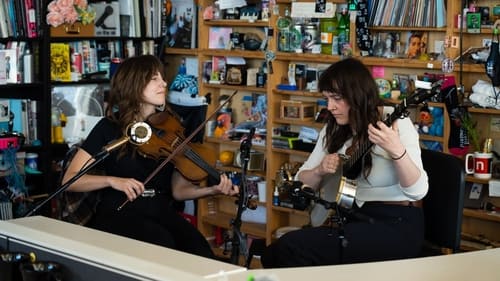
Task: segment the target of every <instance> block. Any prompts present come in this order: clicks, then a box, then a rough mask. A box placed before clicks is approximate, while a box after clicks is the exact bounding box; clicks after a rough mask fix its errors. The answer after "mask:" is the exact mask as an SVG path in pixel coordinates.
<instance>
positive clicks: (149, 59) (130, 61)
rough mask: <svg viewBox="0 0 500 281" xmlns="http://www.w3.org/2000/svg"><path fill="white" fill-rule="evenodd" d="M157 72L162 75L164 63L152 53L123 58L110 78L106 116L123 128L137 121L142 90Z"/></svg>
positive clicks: (142, 100)
mask: <svg viewBox="0 0 500 281" xmlns="http://www.w3.org/2000/svg"><path fill="white" fill-rule="evenodd" d="M158 72H160V73H161V74H162V75H164V65H163V63H162V62H161V61H160V59H158V58H157V57H155V56H153V55H141V56H136V57H131V58H127V59H126V60H124V61H123V62H122V63H121V64H120V66H119V67H118V69H117V70H116V72H115V74H114V75H113V77H112V79H111V89H110V92H109V101H108V102H109V104H108V107H107V109H106V116H108V117H109V118H110V119H111V120H113V121H115V122H117V123H118V124H119V125H120V128H122V129H123V130H125V129H126V127H127V126H128V125H129V124H131V123H132V122H134V121H138V120H135V118H136V114H138V113H139V112H140V107H141V103H143V102H144V97H143V91H144V89H145V88H146V86H147V85H148V83H149V82H150V81H151V78H152V77H153V76H154V75H156V74H157V73H158ZM141 121H142V120H141Z"/></svg>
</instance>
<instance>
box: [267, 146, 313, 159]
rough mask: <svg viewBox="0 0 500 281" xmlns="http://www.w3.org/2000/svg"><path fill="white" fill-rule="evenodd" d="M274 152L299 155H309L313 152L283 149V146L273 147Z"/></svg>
mask: <svg viewBox="0 0 500 281" xmlns="http://www.w3.org/2000/svg"><path fill="white" fill-rule="evenodd" d="M273 152H278V153H284V154H290V155H298V156H304V157H307V156H309V155H310V154H311V152H306V151H301V150H293V149H283V148H274V147H273Z"/></svg>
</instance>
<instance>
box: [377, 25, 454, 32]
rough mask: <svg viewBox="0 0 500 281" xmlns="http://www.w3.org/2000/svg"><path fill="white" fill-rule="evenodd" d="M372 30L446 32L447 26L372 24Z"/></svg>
mask: <svg viewBox="0 0 500 281" xmlns="http://www.w3.org/2000/svg"><path fill="white" fill-rule="evenodd" d="M368 29H369V30H371V31H396V30H400V31H431V32H446V30H447V28H446V27H416V26H370V27H368Z"/></svg>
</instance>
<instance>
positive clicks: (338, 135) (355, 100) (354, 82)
mask: <svg viewBox="0 0 500 281" xmlns="http://www.w3.org/2000/svg"><path fill="white" fill-rule="evenodd" d="M318 87H319V90H320V92H330V93H335V94H338V95H340V96H342V98H343V99H345V101H346V103H347V104H348V105H349V106H350V110H349V123H348V124H346V125H339V124H337V122H336V120H335V118H333V116H332V115H331V114H329V115H328V116H327V121H326V122H327V127H326V135H325V148H326V149H327V150H328V152H329V153H334V152H336V151H338V150H339V149H340V148H341V147H342V146H343V144H344V143H345V142H346V141H347V140H348V139H350V138H351V137H352V138H353V142H352V143H353V148H354V149H356V148H357V147H359V145H360V144H364V143H367V142H368V124H375V123H376V122H377V121H379V120H380V118H381V116H380V112H379V110H378V107H379V106H380V105H382V100H381V99H380V96H379V92H378V87H377V84H376V83H375V80H374V79H373V77H372V75H371V73H370V71H369V70H368V69H367V68H366V66H365V65H363V63H361V62H360V61H359V60H357V59H354V58H347V59H344V60H341V61H339V62H336V63H334V64H332V65H330V67H328V68H327V69H326V70H325V71H324V72H323V73H322V74H321V76H320V78H319V82H318ZM367 155H368V157H367V158H365V165H364V166H365V171H367V173H365V175H367V174H368V173H369V168H370V167H371V157H370V156H369V154H367Z"/></svg>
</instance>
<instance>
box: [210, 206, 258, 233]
mask: <svg viewBox="0 0 500 281" xmlns="http://www.w3.org/2000/svg"><path fill="white" fill-rule="evenodd" d="M233 219H234V215H232V214H228V213H223V212H217V214H215V215H206V216H202V217H201V220H202V222H203V223H208V224H211V225H214V226H218V227H222V228H225V229H231V227H232V226H231V221H232V220H233ZM241 232H243V233H246V234H250V235H253V236H257V237H261V238H265V237H266V225H265V224H260V223H251V222H243V223H242V224H241Z"/></svg>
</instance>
